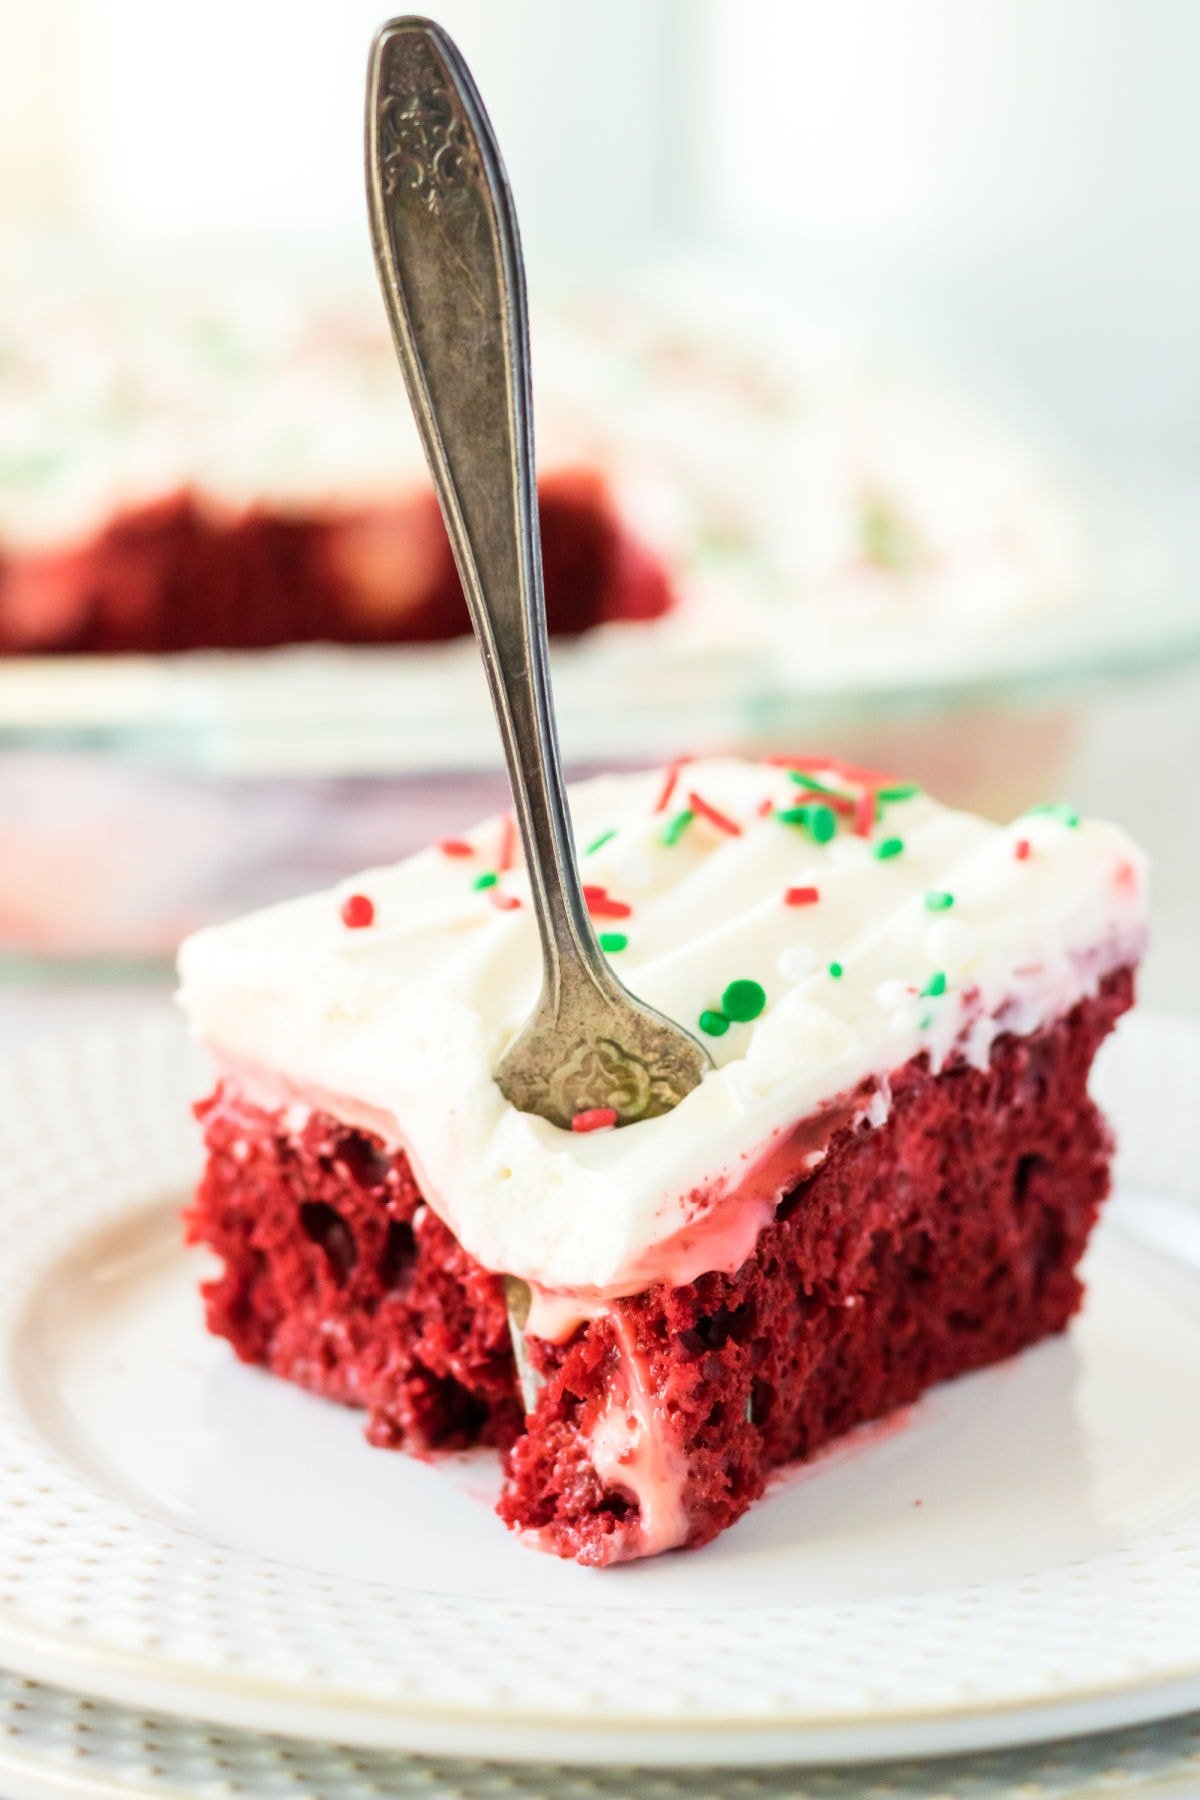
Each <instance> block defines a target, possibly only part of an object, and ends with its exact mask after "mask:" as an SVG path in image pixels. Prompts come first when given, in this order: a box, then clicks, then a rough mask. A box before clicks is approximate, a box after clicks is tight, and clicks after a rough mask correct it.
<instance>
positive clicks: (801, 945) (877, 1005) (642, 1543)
mask: <svg viewBox="0 0 1200 1800" xmlns="http://www.w3.org/2000/svg"><path fill="white" fill-rule="evenodd" d="M572 805H573V813H574V819H575V825H576V829H577V832H578V835H579V842H580V846H581V852H582V857H583V868H584V871H585V880H586V882H587V884H588V886H587V891H588V896H589V901H590V904H591V907H592V911H593V913H594V915H595V917H596V921H597V925H598V928H599V930H600V931H601V933H602V937H601V942H602V944H603V945H604V948H605V950H606V951H607V953H608V954H609V955H610V956H612V957H614V958H616V959H617V961H618V965H619V967H620V971H621V974H622V976H623V977H624V978H625V980H626V981H627V983H628V985H629V986H630V987H631V988H632V989H633V990H634V991H635V992H636V993H637V994H639V995H640V996H642V997H643V998H645V999H646V1000H648V1001H649V1002H650V1003H651V1004H653V1005H655V1006H657V1007H659V1008H660V1009H661V1010H662V1011H663V1012H665V1013H667V1014H668V1015H669V1016H671V1017H673V1018H676V1019H678V1020H679V1021H680V1022H681V1023H683V1024H686V1025H688V1026H690V1027H691V1028H692V1029H694V1030H695V1031H696V1032H698V1033H699V1034H702V1035H703V1036H704V1037H705V1040H706V1042H707V1043H708V1044H709V1046H710V1047H711V1049H712V1053H713V1058H714V1065H715V1066H714V1068H713V1071H712V1072H711V1074H709V1075H708V1076H707V1077H706V1078H705V1080H704V1081H703V1082H702V1084H701V1086H700V1087H699V1088H698V1089H696V1090H695V1092H694V1093H692V1094H690V1095H689V1096H688V1097H687V1098H686V1099H685V1100H684V1101H683V1102H682V1104H681V1105H680V1106H678V1107H677V1108H676V1109H675V1111H674V1112H672V1113H669V1114H667V1115H665V1116H664V1117H661V1118H657V1119H652V1120H648V1121H645V1122H643V1123H641V1124H637V1125H631V1126H627V1127H625V1128H624V1129H622V1130H620V1131H614V1130H611V1129H606V1128H605V1121H604V1120H603V1118H601V1119H596V1118H595V1117H591V1116H589V1117H586V1118H585V1117H581V1118H580V1119H579V1120H578V1121H577V1125H578V1127H579V1129H577V1130H576V1131H574V1132H568V1131H563V1130H561V1129H559V1128H557V1127H555V1126H553V1125H550V1124H548V1123H547V1122H546V1121H545V1120H542V1119H538V1118H533V1117H530V1116H527V1115H524V1114H519V1113H517V1112H515V1111H514V1110H513V1108H512V1107H511V1106H509V1105H508V1104H507V1103H506V1102H505V1101H504V1099H503V1098H502V1097H501V1095H500V1093H499V1091H498V1089H497V1088H496V1086H495V1084H494V1083H493V1081H492V1079H491V1070H492V1068H493V1067H494V1066H495V1063H496V1061H497V1060H498V1058H499V1056H500V1054H501V1052H502V1050H503V1049H504V1046H505V1044H506V1042H507V1041H508V1038H509V1036H510V1034H511V1033H512V1032H513V1031H514V1030H515V1029H516V1028H517V1027H518V1026H519V1025H520V1024H521V1023H522V1022H523V1021H524V1019H525V1017H526V1016H527V1014H528V1012H529V1010H530V1007H531V1005H532V1002H533V999H534V997H535V992H536V989H537V985H538V979H539V967H540V965H539V956H538V947H537V934H536V929H535V926H534V921H533V916H532V912H531V909H530V907H529V904H528V898H529V891H528V885H527V882H526V879H525V875H524V872H523V870H522V869H521V868H520V866H519V864H518V863H517V861H516V859H515V846H514V833H513V831H512V827H511V823H510V822H507V821H504V820H493V821H491V822H489V823H487V824H485V825H483V826H481V827H480V828H479V830H478V831H476V832H474V833H473V834H471V836H470V837H469V839H465V840H462V841H450V842H445V843H443V844H441V845H439V846H437V847H435V848H433V849H431V850H429V851H426V852H423V853H422V854H421V855H419V856H416V857H412V858H410V859H409V860H408V861H406V862H404V863H402V864H400V865H398V866H396V867H394V868H391V869H381V870H376V871H373V872H371V873H369V874H367V875H364V876H362V877H360V878H359V879H358V880H357V881H356V882H355V883H353V884H349V885H347V886H346V887H345V888H344V889H342V890H340V891H338V892H336V893H329V894H319V895H315V896H312V897H309V898H306V899H303V900H299V901H293V902H289V903H287V904H285V905H283V906H278V907H274V908H272V909H270V910H269V911H268V912H264V913H258V914H255V915H253V916H251V917H250V918H247V919H243V920H241V921H238V922H236V923H234V924H231V925H227V926H223V927H220V928H218V929H216V930H211V931H206V932H202V933H200V934H198V935H197V936H195V937H193V938H191V939H190V940H189V941H188V942H187V943H186V944H185V945H184V948H183V951H182V955H181V971H182V1000H183V1005H184V1007H185V1009H186V1010H187V1012H188V1013H189V1015H190V1017H191V1019H192V1022H193V1025H194V1028H195V1030H196V1031H197V1033H198V1035H199V1036H200V1037H202V1038H203V1039H204V1040H205V1041H206V1042H208V1043H209V1045H210V1046H211V1047H212V1049H213V1051H214V1052H215V1054H216V1057H217V1060H218V1064H219V1077H218V1083H217V1087H216V1091H215V1092H214V1094H213V1095H212V1097H211V1098H210V1099H209V1100H207V1101H206V1102H205V1103H204V1104H203V1105H202V1106H201V1108H200V1109H199V1110H200V1116H201V1118H202V1121H203V1124H204V1130H205V1137H206V1142H207V1148H208V1160H207V1166H206V1168H205V1172H204V1175H203V1178H202V1180H201V1183H200V1187H199V1191H198V1193H197V1196H196V1199H195V1202H194V1204H193V1206H192V1208H191V1210H190V1213H189V1215H188V1228H189V1233H190V1235H191V1237H192V1238H193V1240H195V1241H200V1242H204V1243H206V1244H208V1245H209V1246H210V1247H211V1248H212V1249H213V1250H215V1251H216V1252H217V1254H218V1256H219V1257H220V1259H221V1263H222V1272H221V1273H220V1274H219V1275H218V1276H217V1277H216V1278H215V1279H214V1280H212V1281H210V1282H208V1283H207V1284H206V1286H205V1297H206V1302H207V1307H208V1319H209V1324H210V1326H211V1328H212V1329H213V1330H214V1331H216V1332H218V1333H220V1334H222V1335H224V1336H225V1337H227V1338H228V1339H229V1340H230V1342H231V1343H232V1344H233V1346H234V1348H235V1349H236V1350H237V1352H238V1354H239V1355H240V1356H242V1357H244V1358H245V1359H246V1360H248V1361H252V1362H257V1363H262V1364H264V1365H265V1366H267V1367H268V1368H270V1369H272V1370H274V1371H275V1372H276V1373H277V1374H280V1375H284V1376H286V1377H288V1378H289V1379H291V1380H294V1381H298V1382H300V1383H302V1384H303V1385H304V1386H306V1387H309V1388H311V1389H313V1390H315V1391H316V1392H318V1393H322V1394H325V1395H328V1396H329V1397H331V1398H333V1399H337V1400H341V1401H343V1402H345V1403H347V1404H351V1405H355V1406H361V1407H364V1408H365V1409H366V1410H367V1413H368V1434H369V1436H370V1437H371V1439H372V1441H373V1442H376V1443H380V1444H385V1445H389V1446H390V1445H395V1446H401V1447H407V1448H410V1449H414V1450H420V1451H424V1450H427V1449H430V1448H436V1447H438V1446H440V1445H461V1444H465V1443H473V1442H477V1441H482V1442H485V1443H490V1444H495V1445H496V1446H497V1447H498V1448H499V1449H500V1450H501V1451H503V1453H504V1455H505V1459H506V1462H505V1467H506V1482H505V1488H504V1493H503V1497H502V1499H501V1502H500V1508H499V1510H500V1513H501V1516H502V1517H503V1518H504V1519H505V1521H506V1522H507V1523H508V1524H509V1525H510V1526H512V1527H513V1528H515V1529H517V1530H519V1531H522V1532H523V1533H525V1534H526V1535H527V1536H528V1538H529V1539H530V1541H532V1542H535V1543H537V1544H539V1545H541V1546H542V1547H543V1548H546V1549H549V1550H552V1551H555V1552H557V1553H558V1554H559V1555H562V1556H568V1557H575V1558H577V1559H578V1560H580V1561H582V1562H585V1563H593V1564H603V1563H608V1562H614V1561H619V1560H623V1559H628V1558H631V1557H637V1556H646V1555H652V1554H654V1553H655V1552H657V1551H661V1550H666V1549H670V1548H673V1547H676V1546H679V1545H684V1544H691V1545H696V1544H703V1543H705V1542H707V1541H708V1540H709V1539H711V1538H712V1537H714V1536H715V1535H716V1533H717V1532H719V1531H720V1530H722V1529H723V1527H725V1526H726V1525H728V1524H730V1523H732V1521H733V1520H735V1519H736V1518H737V1517H738V1516H739V1515H740V1514H741V1513H742V1512H744V1511H745V1509H746V1507H747V1506H748V1505H749V1504H750V1502H751V1501H753V1500H754V1499H755V1498H757V1496H758V1495H760V1494H761V1493H762V1491H763V1487H764V1484H765V1482H766V1479H767V1476H768V1475H769V1473H770V1471H771V1470H772V1469H773V1468H774V1467H776V1466H777V1465H779V1464H780V1463H783V1462H785V1461H788V1460H789V1459H792V1458H796V1457H804V1456H808V1455H811V1454H812V1452H814V1451H815V1450H816V1449H818V1448H819V1447H820V1446H821V1445H822V1444H824V1443H826V1442H828V1441H829V1440H830V1439H831V1438H834V1437H836V1436H838V1435H839V1434H840V1433H842V1432H845V1431H847V1430H849V1429H850V1428H851V1427H852V1426H854V1425H856V1424H858V1423H860V1422H861V1421H863V1420H867V1419H871V1418H875V1417H877V1416H879V1415H880V1414H882V1413H884V1412H886V1411H887V1410H888V1409H889V1408H892V1407H895V1406H898V1405H901V1404H903V1403H905V1402H908V1401H911V1400H912V1399H914V1398H915V1397H916V1396H917V1395H918V1394H920V1393H921V1392H922V1391H923V1390H924V1389H925V1388H927V1387H928V1386H930V1385H931V1384H932V1383H934V1382H937V1381H941V1380H943V1379H945V1378H947V1377H949V1376H953V1375H957V1374H959V1373H961V1372H963V1371H965V1370H968V1369H974V1368H978V1367H980V1366H982V1365H984V1364H987V1363H990V1362H993V1361H996V1360H997V1359H999V1358H1001V1357H1005V1356H1009V1355H1011V1354H1012V1353H1013V1352H1015V1351H1017V1350H1019V1349H1021V1348H1022V1347H1023V1346H1025V1345H1027V1344H1031V1343H1033V1342H1035V1341H1036V1340H1037V1339H1039V1338H1041V1337H1044V1336H1045V1335H1046V1334H1048V1333H1050V1332H1055V1331H1059V1330H1061V1329H1062V1328H1063V1326H1064V1325H1065V1324H1066V1323H1067V1321H1068V1319H1069V1318H1070V1317H1071V1315H1072V1313H1073V1312H1074V1311H1075V1310H1076V1308H1077V1307H1078V1305H1079V1302H1080V1299H1081V1288H1080V1284H1079V1281H1078V1278H1077V1275H1076V1266H1077V1264H1078V1261H1079V1258H1080V1256H1081V1254H1082V1252H1083V1249H1084V1246H1085V1244H1086V1241H1087V1237H1088V1233H1089V1231H1090V1230H1091V1227H1092V1225H1093V1223H1094V1221H1095V1218H1096V1214H1097V1210H1098V1208H1099V1206H1100V1203H1101V1201H1102V1200H1103V1198H1104V1195H1105V1192H1106V1190H1107V1185H1108V1162H1109V1149H1110V1146H1109V1139H1108V1134H1107V1130H1106V1128H1105V1125H1104V1121H1103V1120H1102V1118H1101V1117H1100V1116H1099V1114H1098V1113H1097V1111H1096V1109H1095V1108H1094V1106H1093V1105H1092V1103H1091V1101H1090V1100H1089V1098H1088V1090H1087V1082H1088V1071H1089V1067H1090V1064H1091V1061H1092V1057H1093V1055H1094V1053H1095V1050H1096V1048H1097V1046H1098V1045H1099V1043H1100V1042H1101V1040H1102V1038H1103V1037H1104V1036H1105V1034H1106V1032H1107V1031H1108V1030H1109V1029H1110V1028H1111V1026H1112V1024H1113V1022H1114V1021H1115V1019H1116V1018H1117V1017H1118V1015H1119V1014H1120V1013H1121V1012H1122V1011H1124V1010H1125V1008H1126V1007H1127V1006H1128V1005H1129V1004H1130V1002H1131V999H1132V989H1133V969H1134V966H1135V964H1136V963H1137V960H1138V958H1139V956H1140V954H1141V950H1142V946H1143V941H1144V936H1145V878H1144V866H1143V862H1142V859H1141V856H1140V855H1139V853H1138V851H1137V850H1136V849H1135V848H1134V847H1133V846H1132V845H1131V844H1130V842H1129V840H1128V839H1127V838H1126V837H1125V836H1124V835H1123V834H1122V833H1121V832H1120V831H1118V830H1117V829H1116V828H1115V827H1112V826H1108V825H1104V824H1101V823H1097V822H1092V821H1083V820H1080V819H1079V818H1078V817H1077V815H1076V814H1074V813H1073V812H1072V811H1071V810H1070V809H1069V808H1067V807H1063V806H1050V807H1044V808H1039V809H1036V810H1034V811H1033V812H1030V813H1028V814H1026V815H1025V816H1024V817H1022V818H1021V819H1019V820H1018V821H1017V822H1016V823H1015V824H1014V825H1012V826H1010V827H1007V828H1001V827H998V826H994V825H991V824H989V823H987V822H985V821H983V820H981V819H978V818H975V817H973V816H971V815H968V814H963V813H956V812H951V811H949V810H948V809H946V808H943V807H940V806H938V805H937V804H935V803H934V802H933V801H931V800H930V799H929V798H927V797H926V796H925V795H924V794H922V793H920V792H919V791H917V790H916V789H915V788H913V787H911V786H909V785H905V784H902V783H894V782H889V781H887V780H885V779H883V778H880V777H877V776H875V775H873V774H872V773H870V772H869V771H865V770H858V769H853V768H849V767H847V766H845V765H838V764H833V763H830V762H826V761H822V760H810V761H803V762H797V763H796V764H794V765H788V764H777V763H770V764H767V763H756V762H743V761H736V760H732V759H730V760H713V761H705V762H694V763H689V764H686V765H683V766H681V767H680V768H676V769H672V770H669V771H666V772H665V773H664V772H662V771H659V772H657V773H654V774H647V775H637V776H621V777H612V778H605V779H602V780H599V781H594V782H590V783H588V784H586V785H584V786H581V787H579V788H577V789H576V790H574V792H573V795H572ZM505 1276H512V1277H517V1278H519V1280H520V1281H522V1282H524V1283H526V1284H527V1285H528V1287H529V1289H530V1290H531V1296H532V1304H531V1310H530V1314H529V1319H528V1323H527V1327H526V1339H527V1347H528V1351H529V1355H530V1358H531V1361H532V1363H533V1365H534V1367H535V1368H536V1370H537V1372H538V1374H539V1377H540V1382H541V1385H540V1392H539V1395H538V1400H537V1405H536V1407H535V1409H534V1411H533V1412H532V1413H531V1414H530V1415H529V1416H528V1417H526V1416H525V1415H524V1410H523V1407H522V1405H521V1403H520V1400H519V1397H518V1390H517V1383H516V1377H515V1371H514V1362H513V1353H512V1347H511V1343H510V1338H509V1329H508V1319H507V1314H506V1308H505V1289H504V1281H503V1277H505Z"/></svg>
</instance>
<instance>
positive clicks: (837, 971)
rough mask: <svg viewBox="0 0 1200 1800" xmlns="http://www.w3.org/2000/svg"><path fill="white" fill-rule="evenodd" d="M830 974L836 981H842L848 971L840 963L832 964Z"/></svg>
mask: <svg viewBox="0 0 1200 1800" xmlns="http://www.w3.org/2000/svg"><path fill="white" fill-rule="evenodd" d="M829 973H830V974H831V975H832V976H833V979H834V980H835V981H840V980H841V979H842V976H843V975H844V974H845V973H846V971H845V969H844V968H843V967H842V965H841V963H840V962H831V963H830V965H829Z"/></svg>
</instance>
